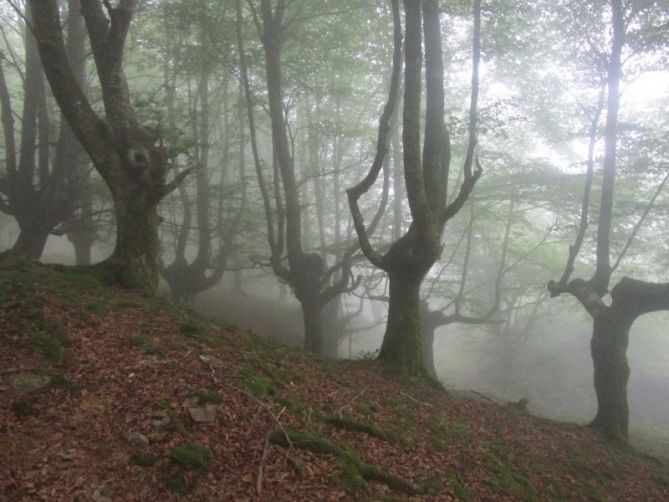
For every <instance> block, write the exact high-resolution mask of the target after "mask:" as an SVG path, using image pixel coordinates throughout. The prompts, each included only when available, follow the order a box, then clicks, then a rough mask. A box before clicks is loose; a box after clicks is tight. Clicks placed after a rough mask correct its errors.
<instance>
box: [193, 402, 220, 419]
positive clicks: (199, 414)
mask: <svg viewBox="0 0 669 502" xmlns="http://www.w3.org/2000/svg"><path fill="white" fill-rule="evenodd" d="M188 413H189V414H190V417H191V418H192V419H193V420H194V421H195V422H198V423H205V422H214V421H215V420H216V406H215V405H213V404H209V403H208V404H205V405H204V406H197V407H194V408H188Z"/></svg>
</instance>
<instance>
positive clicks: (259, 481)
mask: <svg viewBox="0 0 669 502" xmlns="http://www.w3.org/2000/svg"><path fill="white" fill-rule="evenodd" d="M270 433H271V431H268V432H267V435H266V436H265V447H264V448H263V451H262V457H260V464H258V478H257V479H256V492H258V496H260V495H262V482H263V479H264V475H265V462H266V461H267V453H268V451H269V435H270Z"/></svg>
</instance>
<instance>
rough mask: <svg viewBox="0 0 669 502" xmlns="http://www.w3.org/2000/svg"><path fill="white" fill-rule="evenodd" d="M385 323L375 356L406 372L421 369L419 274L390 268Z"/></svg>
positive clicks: (420, 277)
mask: <svg viewBox="0 0 669 502" xmlns="http://www.w3.org/2000/svg"><path fill="white" fill-rule="evenodd" d="M388 275H389V279H390V304H389V308H388V323H387V325H386V332H385V334H384V336H383V344H382V345H381V351H380V352H379V359H381V360H383V361H385V362H387V363H388V364H390V365H392V366H396V367H398V368H399V369H400V370H402V371H405V372H407V373H422V372H423V353H422V349H421V343H420V342H421V331H420V285H421V282H422V279H423V277H422V276H420V275H419V276H415V275H411V274H406V273H403V272H402V271H400V270H391V271H390V272H389V274H388Z"/></svg>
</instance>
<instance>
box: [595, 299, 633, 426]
mask: <svg viewBox="0 0 669 502" xmlns="http://www.w3.org/2000/svg"><path fill="white" fill-rule="evenodd" d="M633 321H634V318H633V317H630V316H627V315H624V314H623V313H620V312H617V311H616V310H615V309H612V308H611V309H609V310H607V311H606V313H605V314H603V315H601V316H599V317H598V318H596V319H595V321H594V327H593V333H592V340H591V344H590V349H591V354H592V362H593V366H594V383H595V392H596V394H597V415H596V416H595V418H594V420H593V421H592V422H591V423H590V426H591V427H593V428H595V429H599V430H601V431H602V432H604V433H605V434H606V435H607V436H611V437H613V438H619V439H624V438H626V437H627V433H628V423H629V408H628V405H627V380H628V379H629V374H630V370H629V366H628V364H627V346H628V342H629V332H630V328H631V327H632V322H633Z"/></svg>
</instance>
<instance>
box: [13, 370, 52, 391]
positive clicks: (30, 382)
mask: <svg viewBox="0 0 669 502" xmlns="http://www.w3.org/2000/svg"><path fill="white" fill-rule="evenodd" d="M49 382H51V377H48V376H42V375H35V374H34V373H16V374H15V375H10V376H9V377H7V383H9V385H10V386H11V388H12V389H13V390H14V392H16V393H17V394H29V393H31V392H35V391H37V390H40V389H43V388H44V387H46V386H47V385H49Z"/></svg>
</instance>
